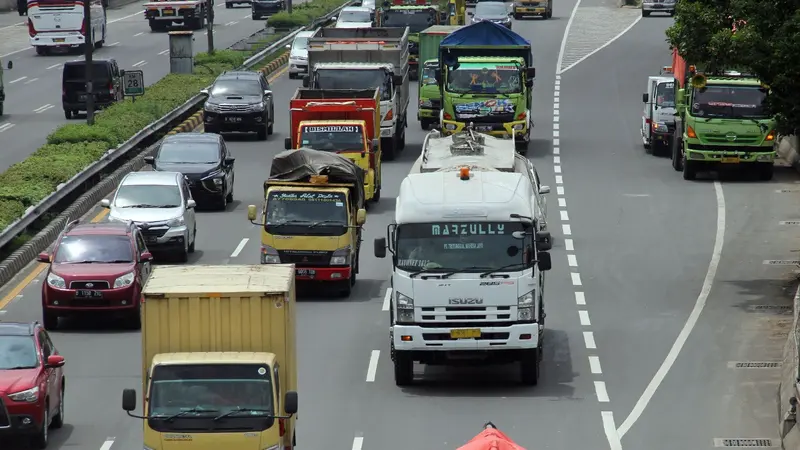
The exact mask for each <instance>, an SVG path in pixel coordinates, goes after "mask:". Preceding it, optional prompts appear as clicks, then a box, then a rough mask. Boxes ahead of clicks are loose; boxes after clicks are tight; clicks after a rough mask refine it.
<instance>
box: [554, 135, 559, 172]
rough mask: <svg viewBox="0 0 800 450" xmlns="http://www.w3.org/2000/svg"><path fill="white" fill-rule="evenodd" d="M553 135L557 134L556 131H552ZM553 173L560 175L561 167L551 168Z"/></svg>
mask: <svg viewBox="0 0 800 450" xmlns="http://www.w3.org/2000/svg"><path fill="white" fill-rule="evenodd" d="M554 133H558V131H554ZM553 172H555V173H561V166H555V167H553Z"/></svg>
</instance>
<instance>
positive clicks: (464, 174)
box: [458, 167, 469, 181]
mask: <svg viewBox="0 0 800 450" xmlns="http://www.w3.org/2000/svg"><path fill="white" fill-rule="evenodd" d="M458 177H459V178H461V179H462V180H464V181H466V180H469V167H462V168H461V169H459V171H458Z"/></svg>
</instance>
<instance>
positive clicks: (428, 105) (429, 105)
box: [419, 100, 433, 108]
mask: <svg viewBox="0 0 800 450" xmlns="http://www.w3.org/2000/svg"><path fill="white" fill-rule="evenodd" d="M419 107H420V108H433V103H431V101H430V100H420V101H419Z"/></svg>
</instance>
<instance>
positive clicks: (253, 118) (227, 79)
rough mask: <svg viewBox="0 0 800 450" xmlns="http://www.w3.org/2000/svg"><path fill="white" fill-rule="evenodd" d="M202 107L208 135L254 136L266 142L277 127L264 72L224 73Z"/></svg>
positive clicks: (207, 93)
mask: <svg viewBox="0 0 800 450" xmlns="http://www.w3.org/2000/svg"><path fill="white" fill-rule="evenodd" d="M200 92H202V93H204V94H206V95H208V100H207V101H206V103H205V105H204V106H203V120H204V121H205V124H204V125H205V131H206V132H207V133H222V132H230V131H237V132H245V133H247V132H255V133H257V134H258V139H259V140H262V141H263V140H266V139H267V135H270V134H272V127H273V126H274V125H275V106H274V105H273V104H272V91H271V90H270V87H269V82H268V81H267V78H266V77H265V76H264V74H262V73H261V72H251V71H235V72H225V73H223V74H222V75H220V76H219V77H217V79H216V80H215V81H214V84H213V85H211V88H210V89H203V90H202V91H200Z"/></svg>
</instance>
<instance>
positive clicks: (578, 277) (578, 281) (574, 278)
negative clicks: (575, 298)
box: [569, 272, 583, 286]
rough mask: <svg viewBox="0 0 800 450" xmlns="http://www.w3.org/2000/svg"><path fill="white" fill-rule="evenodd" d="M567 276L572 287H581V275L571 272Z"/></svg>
mask: <svg viewBox="0 0 800 450" xmlns="http://www.w3.org/2000/svg"><path fill="white" fill-rule="evenodd" d="M569 276H570V278H572V285H573V286H583V283H582V282H581V274H579V273H575V272H572V273H571V274H569Z"/></svg>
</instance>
